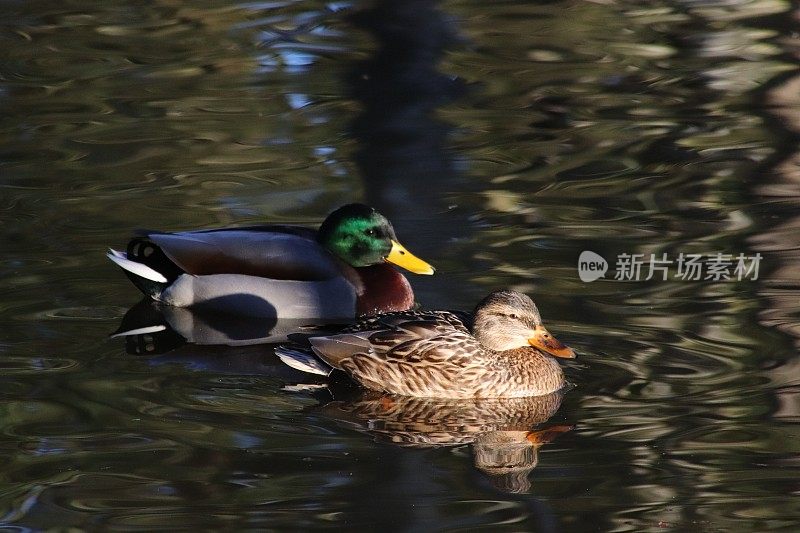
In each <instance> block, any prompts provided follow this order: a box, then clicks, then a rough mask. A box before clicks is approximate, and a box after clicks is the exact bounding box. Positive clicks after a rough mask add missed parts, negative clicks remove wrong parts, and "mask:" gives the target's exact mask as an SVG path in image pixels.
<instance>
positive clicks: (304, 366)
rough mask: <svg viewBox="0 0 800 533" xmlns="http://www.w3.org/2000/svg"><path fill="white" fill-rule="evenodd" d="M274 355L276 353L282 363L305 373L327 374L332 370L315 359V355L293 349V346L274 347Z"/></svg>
mask: <svg viewBox="0 0 800 533" xmlns="http://www.w3.org/2000/svg"><path fill="white" fill-rule="evenodd" d="M275 355H277V356H278V357H279V358H280V360H281V361H283V362H284V364H286V365H288V366H290V367H292V368H294V369H295V370H299V371H300V372H305V373H307V374H317V375H319V376H329V375H330V374H331V372H332V371H333V369H332V368H331V367H329V366H328V365H326V364H325V363H323V362H322V361H320V360H319V359H317V358H316V357H315V356H313V355H311V354H309V353H305V352H301V351H300V350H295V349H293V348H286V347H284V346H280V347H278V348H276V349H275Z"/></svg>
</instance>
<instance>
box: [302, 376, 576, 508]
mask: <svg viewBox="0 0 800 533" xmlns="http://www.w3.org/2000/svg"><path fill="white" fill-rule="evenodd" d="M561 400H562V393H561V392H555V393H551V394H547V395H544V396H530V397H527V398H485V399H475V400H451V399H450V400H448V399H436V398H412V397H408V396H396V395H388V394H381V393H378V392H374V391H358V392H357V393H355V394H353V393H352V392H351V397H350V398H349V399H346V400H335V401H331V402H329V403H327V404H324V405H322V406H320V407H316V408H314V411H315V413H317V414H322V415H323V416H325V417H327V418H330V419H333V420H335V421H336V422H337V423H339V424H340V425H343V426H345V427H348V428H353V429H356V430H358V431H361V432H365V433H368V434H370V435H373V436H375V437H376V439H377V440H379V441H381V442H389V443H392V444H395V445H398V446H402V447H409V448H442V447H452V446H464V445H471V446H472V455H473V461H474V464H475V467H476V468H477V469H478V470H480V471H481V472H483V473H484V474H485V475H486V476H487V478H488V480H489V481H490V482H491V483H492V485H494V486H495V487H496V488H498V489H500V490H502V491H504V492H513V493H520V492H528V491H529V490H530V488H531V482H530V479H529V476H530V473H531V471H532V470H533V469H534V468H535V467H536V465H537V464H538V453H539V448H540V447H541V446H543V445H544V444H547V443H550V442H552V441H553V440H554V439H555V438H556V437H558V436H559V435H560V434H562V433H565V432H567V431H570V430H571V429H572V428H573V426H571V425H557V424H554V425H550V426H547V427H543V426H542V425H543V424H545V423H546V422H547V421H548V420H549V419H550V418H551V417H552V416H553V415H554V414H555V413H556V411H558V408H559V407H560V405H561Z"/></svg>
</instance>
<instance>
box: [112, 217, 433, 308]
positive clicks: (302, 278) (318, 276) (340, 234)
mask: <svg viewBox="0 0 800 533" xmlns="http://www.w3.org/2000/svg"><path fill="white" fill-rule="evenodd" d="M108 258H109V259H111V260H112V261H113V262H114V263H116V264H117V265H119V266H120V267H121V268H122V269H123V270H124V272H125V274H126V275H127V276H128V277H129V278H130V279H131V281H133V283H134V284H135V285H136V286H137V287H138V288H139V289H140V290H141V291H142V292H144V293H145V294H146V295H147V296H149V297H151V298H153V299H154V300H157V301H159V302H162V303H164V304H167V305H172V306H176V307H198V308H204V309H211V310H213V311H223V312H228V313H234V314H239V315H246V316H258V317H271V318H303V319H312V318H316V319H325V320H338V319H346V320H352V319H353V318H355V317H359V316H364V315H372V314H376V313H381V312H389V311H403V310H407V309H410V308H411V306H412V305H413V304H414V293H413V291H412V290H411V285H410V284H409V283H408V280H406V278H405V276H403V275H402V274H401V273H400V272H398V271H397V270H396V269H395V268H394V267H392V266H390V265H389V264H388V263H393V264H395V265H398V266H401V267H403V268H405V269H407V270H409V271H411V272H414V273H416V274H433V272H434V269H433V267H432V266H430V265H429V264H428V263H426V262H425V261H423V260H421V259H419V258H417V257H415V256H414V255H413V254H412V253H411V252H409V251H408V250H406V249H405V247H403V245H401V244H400V243H399V242H398V240H397V236H396V235H395V232H394V229H393V228H392V225H391V223H390V222H389V221H388V220H387V219H386V217H384V216H383V215H382V214H380V213H379V212H378V211H376V210H375V209H373V208H371V207H369V206H366V205H363V204H348V205H345V206H343V207H340V208H339V209H337V210H336V211H334V212H333V213H331V214H330V215H328V217H327V218H326V219H325V220H324V221H323V223H322V225H321V226H320V227H319V229H318V230H317V231H314V230H312V229H310V228H302V227H296V226H287V225H266V226H252V227H242V228H230V229H211V230H199V231H187V232H181V233H163V232H155V231H143V232H140V233H139V234H138V235H137V236H136V237H134V238H133V239H132V240H131V241H130V243H129V244H128V247H127V250H126V251H125V252H119V251H116V250H113V249H112V250H110V251H109V252H108Z"/></svg>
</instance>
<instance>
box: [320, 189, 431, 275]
mask: <svg viewBox="0 0 800 533" xmlns="http://www.w3.org/2000/svg"><path fill="white" fill-rule="evenodd" d="M317 241H318V242H319V243H320V244H321V245H322V246H323V247H324V248H326V249H327V250H328V251H329V252H331V253H333V254H334V255H335V256H337V257H338V258H339V259H341V260H342V261H344V262H345V263H347V264H348V265H350V266H353V267H365V266H370V265H377V264H379V263H383V262H384V261H388V262H389V263H394V264H395V265H397V266H400V267H403V268H405V269H406V270H408V271H410V272H413V273H415V274H433V272H434V269H433V267H432V266H431V265H429V264H428V263H426V262H425V261H423V260H422V259H420V258H418V257H416V256H415V255H414V254H412V253H411V252H409V251H408V250H406V249H405V247H404V246H403V245H402V244H400V243H399V242H398V240H397V236H396V235H395V233H394V228H393V227H392V224H391V222H389V220H388V219H387V218H386V217H385V216H383V215H382V214H380V213H379V212H378V211H376V210H375V209H373V208H372V207H369V206H367V205H364V204H347V205H345V206H342V207H340V208H339V209H337V210H336V211H334V212H333V213H331V214H330V215H328V218H326V219H325V221H324V222H323V223H322V225H321V226H320V228H319V231H318V233H317Z"/></svg>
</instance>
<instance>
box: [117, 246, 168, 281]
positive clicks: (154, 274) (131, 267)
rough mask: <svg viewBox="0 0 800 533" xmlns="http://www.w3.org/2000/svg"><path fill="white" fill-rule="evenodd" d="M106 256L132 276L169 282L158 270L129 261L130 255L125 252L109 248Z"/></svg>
mask: <svg viewBox="0 0 800 533" xmlns="http://www.w3.org/2000/svg"><path fill="white" fill-rule="evenodd" d="M106 256H107V257H108V258H109V259H111V260H112V261H114V262H115V263H116V264H117V266H119V267H120V268H122V269H123V270H127V271H128V272H130V273H131V274H136V275H137V276H139V277H142V278H145V279H149V280H151V281H155V282H157V283H166V282H167V278H165V277H164V275H163V274H161V273H160V272H158V271H156V270H153V269H152V268H150V267H149V266H147V265H143V264H142V263H137V262H136V261H131V260H130V259H128V255H127V254H126V253H125V252H118V251H116V250H112V249H111V248H109V249H108V253H107V254H106Z"/></svg>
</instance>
